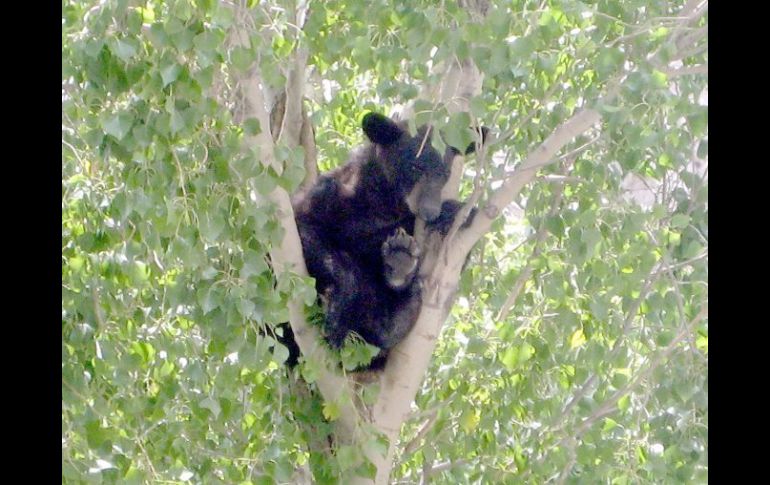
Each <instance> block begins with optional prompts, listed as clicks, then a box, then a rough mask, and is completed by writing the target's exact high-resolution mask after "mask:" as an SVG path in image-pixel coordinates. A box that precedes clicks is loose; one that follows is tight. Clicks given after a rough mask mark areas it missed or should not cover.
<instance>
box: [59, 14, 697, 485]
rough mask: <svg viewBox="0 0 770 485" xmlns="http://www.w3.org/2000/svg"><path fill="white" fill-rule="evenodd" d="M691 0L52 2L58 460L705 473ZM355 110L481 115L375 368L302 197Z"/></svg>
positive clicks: (186, 466)
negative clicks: (308, 261) (355, 364)
mask: <svg viewBox="0 0 770 485" xmlns="http://www.w3.org/2000/svg"><path fill="white" fill-rule="evenodd" d="M707 12H708V3H707V2H704V1H686V2H641V1H629V2H625V1H624V2H611V1H601V2H598V3H592V4H588V3H583V2H576V1H568V0H565V1H550V2H549V1H539V2H527V1H522V2H495V1H491V0H490V1H487V0H477V1H470V0H468V1H458V2H427V1H425V2H384V1H377V2H351V1H336V0H332V1H328V2H309V1H294V2H292V1H288V2H260V1H255V2H251V1H248V2H247V1H234V2H229V1H224V2H214V1H192V0H175V1H168V2H152V1H145V2H141V1H117V0H116V1H106V2H65V3H64V6H63V53H62V59H63V82H62V102H63V111H62V162H63V166H62V192H63V195H62V337H63V339H62V394H63V403H62V405H63V412H62V452H63V453H62V456H63V458H62V473H63V481H65V482H68V483H69V482H80V481H89V482H91V481H95V482H101V481H106V482H121V483H122V482H136V483H142V482H153V483H155V482H164V481H174V482H176V481H178V482H187V481H192V482H196V483H276V482H278V483H281V482H284V483H285V482H292V483H297V482H301V481H313V482H318V483H340V482H343V483H389V482H403V483H417V482H420V483H427V482H429V481H435V482H441V483H444V482H446V483H457V482H461V483H470V482H474V483H475V482H479V481H481V482H484V483H486V482H492V483H496V482H499V481H502V482H507V481H515V482H523V483H528V482H531V483H546V482H555V483H565V482H567V481H570V482H574V483H578V482H580V483H582V482H591V481H602V482H611V483H631V482H634V483H635V482H646V481H665V482H670V481H681V482H685V483H690V482H704V481H707V477H708V471H707V470H708V469H707V458H708V456H707V436H708V433H707V431H708V405H707V395H708V394H707V377H708V327H707V322H708V304H707V301H708V284H707V280H708V273H707V260H708V205H707V199H708V194H707V188H708V184H707V173H708V170H707V157H708V129H707V123H708V121H707V104H708V93H707V74H708V68H707V34H708V22H707V20H708V16H707ZM370 109H374V110H376V111H379V112H385V113H390V112H394V111H397V112H400V114H401V116H403V117H404V118H405V119H408V120H409V121H410V125H411V126H417V125H420V124H423V123H431V124H432V126H434V129H435V130H437V131H440V132H441V133H442V137H443V139H444V140H446V141H447V142H448V143H451V144H452V145H454V146H465V145H466V144H467V143H469V142H471V141H472V139H473V136H474V135H473V133H474V132H473V131H472V130H469V129H468V127H478V126H482V125H483V126H487V127H490V128H492V133H493V137H492V139H491V140H489V142H488V143H486V144H485V145H484V146H483V147H482V149H481V150H480V151H479V152H478V153H477V154H476V155H474V156H473V157H470V158H469V159H465V160H463V159H461V158H460V157H458V159H457V160H455V163H454V170H453V177H452V179H451V180H450V182H449V183H448V184H447V187H446V188H445V192H446V195H447V196H448V197H450V196H451V197H455V196H458V195H459V198H460V199H462V200H465V201H467V205H466V207H467V209H466V211H467V210H470V209H471V208H472V207H475V208H477V211H478V212H477V215H476V217H475V218H474V220H473V223H472V224H471V225H470V226H469V227H468V228H466V229H460V228H459V227H458V226H459V224H457V223H456V224H455V226H454V227H453V228H452V230H450V233H449V234H448V236H447V237H446V238H444V239H443V240H442V239H439V238H437V237H435V236H432V237H429V236H428V235H426V234H425V233H424V231H422V228H421V227H419V224H418V228H417V234H418V237H419V239H420V240H421V242H422V244H423V253H424V254H425V257H424V260H423V263H422V267H421V277H422V278H423V283H424V289H423V306H422V309H421V312H420V317H419V319H418V321H417V323H416V325H415V328H414V330H413V331H412V332H411V333H410V335H409V336H408V338H407V339H406V340H405V341H404V342H403V343H402V344H401V345H399V346H398V347H397V349H396V350H395V351H394V352H393V353H392V354H391V358H390V359H389V361H388V365H387V367H386V369H385V370H384V371H383V372H382V373H381V374H378V375H376V376H375V379H373V382H372V380H370V382H363V381H362V379H360V376H359V375H357V374H355V373H346V372H344V371H341V370H340V368H339V367H338V363H337V362H338V360H337V359H335V358H334V357H333V356H332V355H331V354H330V352H329V351H328V349H327V348H326V347H325V346H324V345H323V344H322V343H321V342H322V340H321V338H320V332H319V330H318V327H317V326H315V325H313V324H311V323H309V321H308V320H309V318H308V315H309V313H308V308H309V307H311V306H312V305H313V304H314V301H315V293H314V291H313V290H312V288H313V286H312V281H311V280H310V279H309V278H308V277H307V272H306V270H305V267H304V261H303V259H302V252H301V247H300V244H299V238H298V236H297V230H296V225H295V224H294V219H293V213H292V210H291V204H290V196H291V194H292V193H296V192H297V191H302V190H305V189H306V188H307V187H308V186H309V185H310V184H311V183H312V181H313V180H314V179H315V177H316V176H317V173H318V169H319V168H320V169H322V170H323V169H328V168H331V167H333V166H336V165H338V164H340V163H342V162H344V160H345V158H346V156H347V152H348V151H349V150H350V148H351V147H352V146H354V145H355V144H358V143H360V142H361V135H360V133H359V131H360V129H359V127H358V121H359V120H360V117H361V115H362V114H363V113H364V112H365V111H367V110H370ZM442 137H434V139H435V140H436V143H438V144H439V145H440V144H441V143H443V142H442ZM469 255H470V262H469V264H468V266H467V269H466V270H465V271H462V268H463V264H464V263H465V261H466V259H467V257H468V256H469ZM285 321H289V322H290V325H291V326H292V329H293V330H294V333H295V335H296V336H297V340H298V343H299V345H300V347H301V349H302V353H303V360H304V362H303V363H302V364H301V365H300V367H299V368H298V369H297V370H296V371H294V372H287V370H286V369H285V367H284V366H283V360H284V359H285V358H286V349H285V348H283V347H282V346H281V345H280V344H277V342H276V340H275V338H274V337H275V335H274V334H273V332H274V331H275V328H276V324H278V323H280V322H285ZM271 348H272V351H271V350H270V349H271ZM361 351H362V347H360V346H359V347H357V348H356V347H354V348H353V350H352V354H350V353H348V354H347V355H343V360H347V361H348V363H349V362H350V361H351V360H352V361H355V360H356V359H358V358H361V355H360V353H357V352H361ZM343 354H344V352H343ZM363 354H364V356H365V355H366V352H365V351H364V352H363Z"/></svg>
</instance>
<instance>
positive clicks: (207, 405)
mask: <svg viewBox="0 0 770 485" xmlns="http://www.w3.org/2000/svg"><path fill="white" fill-rule="evenodd" d="M198 405H199V406H200V407H202V408H203V409H208V410H209V411H211V414H213V415H214V419H217V418H218V417H219V413H220V412H222V407H221V406H220V405H219V401H217V400H216V399H214V398H212V397H206V398H204V399H202V400H201V401H200V402H199V403H198Z"/></svg>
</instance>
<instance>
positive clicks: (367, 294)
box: [298, 224, 379, 348]
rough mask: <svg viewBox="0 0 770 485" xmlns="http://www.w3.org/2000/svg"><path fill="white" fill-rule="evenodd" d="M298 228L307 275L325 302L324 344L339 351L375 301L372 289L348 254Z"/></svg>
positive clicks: (316, 233)
mask: <svg viewBox="0 0 770 485" xmlns="http://www.w3.org/2000/svg"><path fill="white" fill-rule="evenodd" d="M298 228H299V232H300V239H301V241H302V250H303V253H304V256H305V263H306V264H307V269H308V272H309V273H310V275H311V276H313V277H314V278H315V279H316V289H317V290H318V292H319V293H321V294H323V295H324V296H325V299H326V301H327V305H326V309H325V312H326V325H325V328H324V331H325V336H326V340H327V341H328V342H329V344H330V345H331V346H333V347H335V348H339V347H341V346H342V344H343V343H344V342H345V338H346V337H347V336H348V334H349V333H350V331H351V330H353V331H358V327H359V325H360V323H359V322H361V321H365V320H366V318H365V316H364V315H363V313H364V312H366V311H367V309H368V308H369V307H370V306H371V304H372V302H376V301H378V300H379V298H378V295H376V292H375V288H376V286H375V285H374V284H373V283H372V282H371V278H370V277H368V275H367V274H366V273H365V272H364V271H363V270H362V268H361V266H360V264H359V263H358V262H357V261H356V260H355V259H354V258H353V257H352V256H351V255H350V254H348V253H347V252H345V251H340V250H338V249H336V248H334V247H333V245H332V244H330V243H329V242H328V241H326V240H325V239H324V238H323V237H322V235H323V232H322V231H320V230H317V229H316V228H314V227H312V226H309V225H304V224H302V225H298Z"/></svg>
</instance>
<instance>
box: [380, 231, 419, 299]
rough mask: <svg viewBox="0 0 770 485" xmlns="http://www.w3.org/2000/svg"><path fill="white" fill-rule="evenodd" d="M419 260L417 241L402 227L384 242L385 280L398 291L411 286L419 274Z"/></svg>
mask: <svg viewBox="0 0 770 485" xmlns="http://www.w3.org/2000/svg"><path fill="white" fill-rule="evenodd" d="M419 262H420V248H419V246H418V245H417V241H415V240H414V238H413V237H412V236H410V235H409V234H407V232H406V231H405V230H404V229H403V228H401V227H399V228H398V229H397V230H396V232H395V233H394V234H393V235H391V236H390V237H389V238H388V239H387V240H386V241H385V242H384V243H383V244H382V263H383V268H384V271H385V281H386V282H387V283H388V286H390V287H391V288H392V289H394V290H396V291H402V290H405V289H408V288H409V287H410V285H411V284H412V282H413V281H414V278H415V276H416V275H417V270H418V269H419V264H418V263H419Z"/></svg>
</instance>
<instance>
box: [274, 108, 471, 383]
mask: <svg viewBox="0 0 770 485" xmlns="http://www.w3.org/2000/svg"><path fill="white" fill-rule="evenodd" d="M362 127H363V131H364V133H365V134H366V136H367V138H368V139H369V140H370V141H371V143H370V144H367V145H366V146H363V147H361V148H359V149H357V150H356V151H354V152H353V153H352V155H351V157H350V159H349V160H348V161H347V163H345V165H343V166H341V167H339V168H337V169H335V170H332V171H330V172H327V173H325V174H323V175H321V176H320V177H319V179H318V180H317V181H316V183H315V185H314V186H313V187H312V188H311V189H310V190H308V191H307V192H306V193H304V194H301V195H299V197H298V198H297V200H295V201H294V202H293V206H294V211H295V219H296V222H297V228H298V229H299V235H300V239H301V241H302V250H303V253H304V257H305V262H306V264H307V269H308V272H309V273H310V276H312V277H314V278H315V280H316V290H317V292H318V294H319V296H320V297H321V299H322V300H323V301H324V302H325V305H324V306H325V312H326V317H325V325H324V329H323V330H324V337H325V339H326V340H327V342H328V343H329V344H330V345H331V346H333V347H335V348H339V347H341V346H342V344H343V343H344V341H345V338H346V337H347V336H348V334H350V333H351V332H355V333H357V334H358V335H359V336H360V337H361V338H363V339H364V340H365V341H366V342H367V343H369V344H371V345H374V346H377V347H379V348H380V349H381V350H380V354H379V355H378V356H377V357H376V358H375V359H374V361H372V363H371V364H370V365H369V368H370V369H377V368H381V367H382V366H383V365H384V364H385V359H386V358H387V354H388V351H389V350H390V349H391V348H393V346H395V345H396V344H398V343H399V342H401V340H403V339H404V337H406V335H407V334H408V333H409V331H410V330H411V328H412V326H413V325H414V323H415V321H416V320H417V317H418V314H419V311H420V305H421V297H420V282H419V278H418V277H417V272H418V269H419V258H420V254H419V248H418V245H417V243H416V242H415V240H414V239H413V237H412V235H413V234H414V224H415V217H420V218H421V219H423V220H424V221H425V222H426V227H427V228H428V230H434V231H440V232H442V233H443V234H446V232H447V230H448V229H449V227H451V224H452V222H453V221H454V217H455V215H456V213H457V211H458V210H459V209H460V207H461V206H462V204H461V203H459V202H457V201H444V202H443V203H442V200H441V190H442V188H443V187H444V184H445V183H446V181H447V179H448V178H449V175H450V167H451V161H452V159H453V158H454V156H455V155H457V154H458V151H457V150H456V149H454V148H451V147H449V148H447V151H446V153H445V154H444V156H443V157H442V156H441V155H440V154H439V152H438V151H437V150H436V149H435V148H434V147H433V146H432V145H431V131H432V130H431V129H430V128H429V127H426V126H423V127H421V128H420V129H418V130H417V133H416V135H414V136H412V135H411V134H410V133H409V131H408V129H407V128H406V125H405V123H397V122H395V121H393V120H391V119H390V118H387V117H386V116H383V115H380V114H375V113H368V114H367V115H365V116H364V118H363V122H362ZM483 135H486V130H482V136H483ZM474 148H475V146H474V145H471V147H469V148H468V150H466V153H469V152H471V151H473V149H474ZM469 222H470V217H469V221H467V222H466V224H467V223H469ZM283 332H284V336H283V338H281V339H280V340H281V341H282V342H283V343H284V344H285V345H287V347H288V348H289V354H290V355H289V359H288V361H287V363H288V365H290V366H293V365H295V364H296V362H297V358H298V357H299V348H298V347H297V345H296V343H295V342H294V339H293V335H292V334H291V328H290V327H289V326H288V325H285V326H284V328H283Z"/></svg>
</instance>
